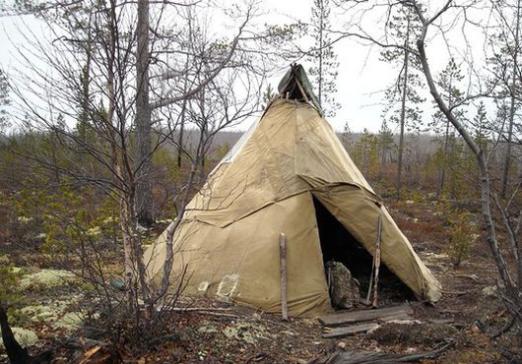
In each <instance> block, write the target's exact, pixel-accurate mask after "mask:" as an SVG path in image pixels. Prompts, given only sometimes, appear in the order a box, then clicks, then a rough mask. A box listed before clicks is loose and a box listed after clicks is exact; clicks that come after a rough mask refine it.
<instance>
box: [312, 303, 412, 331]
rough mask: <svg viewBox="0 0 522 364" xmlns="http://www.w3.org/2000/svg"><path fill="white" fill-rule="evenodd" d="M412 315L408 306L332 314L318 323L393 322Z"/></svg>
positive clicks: (323, 317)
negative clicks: (395, 317) (395, 318)
mask: <svg viewBox="0 0 522 364" xmlns="http://www.w3.org/2000/svg"><path fill="white" fill-rule="evenodd" d="M410 315H413V310H412V308H411V307H410V305H408V304H406V305H401V306H395V307H385V308H379V309H376V310H361V311H349V312H342V313H334V314H330V315H326V316H321V317H319V322H321V323H322V324H323V325H325V326H338V325H343V324H350V323H355V322H363V321H372V320H381V321H389V320H393V319H394V316H397V317H400V318H399V319H404V317H405V316H410Z"/></svg>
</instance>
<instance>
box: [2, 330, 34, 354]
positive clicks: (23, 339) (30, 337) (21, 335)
mask: <svg viewBox="0 0 522 364" xmlns="http://www.w3.org/2000/svg"><path fill="white" fill-rule="evenodd" d="M11 330H12V331H13V334H14V336H15V338H16V340H17V341H18V343H19V344H20V345H21V346H22V347H28V346H32V345H34V344H36V343H37V342H38V336H37V335H36V333H35V332H34V331H31V330H28V329H24V328H21V327H12V328H11ZM1 332H2V331H1V330H0V333H1ZM3 350H4V344H3V342H2V340H0V351H3Z"/></svg>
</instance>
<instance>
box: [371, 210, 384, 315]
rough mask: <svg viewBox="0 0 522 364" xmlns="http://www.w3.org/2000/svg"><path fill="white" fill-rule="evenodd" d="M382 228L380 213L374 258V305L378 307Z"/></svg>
mask: <svg viewBox="0 0 522 364" xmlns="http://www.w3.org/2000/svg"><path fill="white" fill-rule="evenodd" d="M381 230H382V217H381V214H380V213H379V217H378V219H377V239H376V241H375V254H374V256H373V259H374V262H375V264H374V269H375V270H374V272H373V279H374V284H373V302H372V306H373V307H377V306H378V300H379V293H378V289H379V268H380V266H381Z"/></svg>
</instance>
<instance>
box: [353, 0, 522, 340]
mask: <svg viewBox="0 0 522 364" xmlns="http://www.w3.org/2000/svg"><path fill="white" fill-rule="evenodd" d="M347 3H350V6H352V8H351V9H352V10H353V9H354V8H357V7H364V9H363V10H362V14H368V12H369V11H371V10H375V9H383V10H384V13H385V14H390V13H391V12H392V11H393V8H395V7H403V8H405V9H407V10H408V11H410V12H412V13H413V14H414V16H415V19H416V21H418V22H419V24H420V32H419V34H418V35H417V36H416V39H415V43H414V44H415V46H414V47H408V48H409V49H408V51H409V52H410V53H411V54H412V55H415V57H417V58H418V60H419V62H420V64H421V66H422V72H423V75H424V78H425V80H426V83H427V85H428V88H429V91H430V94H431V96H432V98H433V100H434V102H435V103H436V105H437V107H438V108H439V110H440V111H441V113H442V114H443V115H444V116H445V117H446V118H447V120H448V121H449V122H450V123H451V125H452V126H453V127H454V128H455V129H456V131H457V132H458V134H459V135H460V137H461V138H462V139H463V141H464V142H465V143H466V145H467V146H468V148H469V150H470V151H471V152H472V153H473V155H474V157H475V161H476V165H477V167H478V171H479V179H478V182H479V191H480V196H481V198H480V202H481V212H482V218H483V222H484V227H485V230H486V233H487V234H486V236H487V237H486V241H487V244H488V246H489V249H490V251H491V254H492V256H493V258H494V261H495V263H496V267H497V269H498V273H499V278H500V287H501V292H502V294H501V297H502V299H503V301H504V303H505V305H506V307H507V309H508V310H509V312H510V313H511V315H512V317H513V322H515V323H517V327H518V330H519V332H520V330H522V299H521V297H522V292H521V291H522V290H521V288H522V259H520V258H521V248H520V245H519V241H518V232H519V225H520V218H521V215H522V214H520V213H519V214H518V218H517V217H516V216H513V215H510V214H509V211H510V208H512V207H513V206H512V204H513V201H514V196H516V194H517V193H518V188H516V189H515V191H514V193H513V195H512V197H511V198H510V199H509V200H508V203H507V205H506V206H501V205H500V202H498V199H496V195H495V192H494V190H493V187H492V183H491V174H490V169H489V168H488V155H487V153H486V151H485V150H484V149H483V147H482V146H481V145H480V144H479V143H477V141H476V139H475V138H474V137H473V130H474V129H473V128H474V125H473V124H470V123H467V122H466V121H465V120H462V119H459V117H458V116H457V114H456V113H455V109H456V108H458V107H460V106H462V105H463V104H464V103H466V102H468V101H470V100H475V99H477V98H480V97H485V96H487V95H490V94H491V93H492V92H491V89H488V90H480V89H479V90H478V91H477V92H476V93H471V92H470V93H469V94H468V95H466V96H465V97H463V98H462V101H461V102H460V103H456V104H453V105H452V106H449V105H448V102H447V100H444V98H443V97H442V94H441V89H440V86H439V85H438V84H437V82H436V81H435V79H434V77H433V71H432V66H431V63H430V58H429V57H428V54H427V45H428V43H429V42H430V40H431V39H432V38H431V37H428V34H430V32H439V34H442V35H443V36H445V35H447V32H448V28H446V27H444V26H443V24H447V23H444V20H445V21H446V22H449V23H450V24H452V25H453V26H455V24H456V23H458V22H457V21H456V19H458V17H459V16H461V15H464V14H469V13H468V11H469V10H470V9H472V8H474V7H475V6H479V5H484V3H482V4H479V1H471V2H459V1H457V0H447V1H445V2H444V3H443V4H442V6H440V7H439V8H435V9H433V8H428V6H427V5H425V4H423V3H421V2H419V1H416V0H401V1H397V2H395V3H388V2H381V1H379V0H376V1H368V2H366V1H365V2H358V1H347ZM359 10H360V8H359ZM463 22H464V24H461V25H460V26H461V29H467V28H466V27H467V26H471V27H475V28H476V27H477V24H480V22H473V20H471V19H469V18H468V17H467V16H465V15H464V16H463ZM477 29H479V30H480V31H482V28H477ZM450 30H451V29H450ZM344 36H354V37H357V38H358V39H363V40H365V41H368V42H370V43H371V44H377V45H379V46H381V47H384V48H397V49H404V48H405V45H404V44H397V43H389V42H387V40H386V37H379V36H376V35H374V34H370V33H369V32H367V31H365V30H363V29H362V30H361V29H360V28H359V31H357V32H345V33H344ZM470 64H471V62H470ZM472 74H475V73H472ZM497 133H502V130H497ZM495 205H497V206H498V209H499V212H500V215H501V217H502V219H501V221H502V226H503V228H504V229H505V230H506V231H507V234H506V235H505V236H503V237H502V239H505V240H506V242H507V246H508V248H507V252H505V251H503V250H502V249H501V246H500V243H499V235H498V233H497V230H498V229H497V225H496V222H495V219H494V207H495ZM507 255H510V256H512V257H514V259H515V264H514V270H513V269H511V267H510V266H509V265H508V264H507V262H506V256H507ZM513 275H514V276H515V277H516V278H514V277H513Z"/></svg>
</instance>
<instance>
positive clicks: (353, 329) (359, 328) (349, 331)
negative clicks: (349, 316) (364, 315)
mask: <svg viewBox="0 0 522 364" xmlns="http://www.w3.org/2000/svg"><path fill="white" fill-rule="evenodd" d="M378 327H379V324H378V323H375V322H365V323H362V324H357V325H350V326H347V327H333V328H332V327H327V328H326V329H325V330H324V332H323V337H324V338H326V339H327V338H333V337H344V336H348V335H353V334H358V333H360V332H368V331H370V330H375V329H376V328H378Z"/></svg>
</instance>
